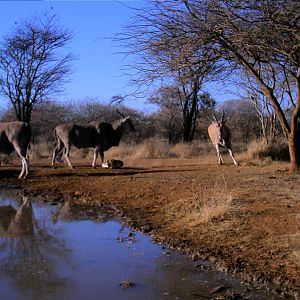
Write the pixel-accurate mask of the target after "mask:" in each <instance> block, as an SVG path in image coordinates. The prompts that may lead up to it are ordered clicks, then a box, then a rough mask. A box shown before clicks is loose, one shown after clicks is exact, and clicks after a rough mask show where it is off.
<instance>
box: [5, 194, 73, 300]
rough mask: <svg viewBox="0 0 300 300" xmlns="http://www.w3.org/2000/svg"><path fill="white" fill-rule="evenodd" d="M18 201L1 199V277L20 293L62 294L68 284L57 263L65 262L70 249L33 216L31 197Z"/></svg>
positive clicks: (44, 223) (40, 219)
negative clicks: (19, 203) (7, 280)
mask: <svg viewBox="0 0 300 300" xmlns="http://www.w3.org/2000/svg"><path fill="white" fill-rule="evenodd" d="M21 202H22V203H21V205H17V201H16V200H12V199H9V200H8V199H1V198H0V265H1V268H0V277H3V278H7V279H9V281H10V283H11V285H12V286H13V288H14V289H17V290H19V291H20V292H21V293H22V294H23V295H24V294H29V295H30V294H31V295H32V296H34V295H39V296H38V298H43V297H42V296H43V294H44V295H46V294H47V295H49V294H52V295H55V294H56V293H59V294H60V295H61V294H63V293H62V291H63V290H64V289H67V287H68V288H70V286H69V285H71V283H70V282H69V281H68V280H67V279H64V278H62V277H60V276H59V275H58V268H59V263H58V262H61V261H64V262H66V261H67V260H68V259H67V258H68V257H69V256H70V250H68V249H67V247H66V245H65V243H64V241H61V240H59V239H58V238H57V237H56V236H55V232H54V230H53V229H51V228H50V227H49V228H47V220H45V218H43V216H42V217H40V218H37V217H36V216H35V215H34V210H33V206H32V202H31V200H30V199H28V198H26V197H22V201H21ZM48 217H49V216H48ZM49 221H50V219H49ZM50 222H51V221H50ZM48 225H49V224H48ZM51 231H52V232H51ZM33 294H34V295H33ZM34 298H35V297H34Z"/></svg>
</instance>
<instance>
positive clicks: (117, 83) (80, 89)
mask: <svg viewBox="0 0 300 300" xmlns="http://www.w3.org/2000/svg"><path fill="white" fill-rule="evenodd" d="M142 5H143V1H141V0H131V1H113V0H111V1H102V0H95V1H60V0H56V1H0V20H1V27H0V39H1V38H2V36H3V35H5V34H7V33H9V32H10V31H11V29H12V27H13V26H14V24H15V22H19V21H21V20H23V19H25V18H30V17H32V16H35V15H40V14H43V13H45V12H46V11H51V12H53V13H54V14H55V15H56V16H57V17H58V18H59V20H60V25H61V26H63V27H64V28H66V29H68V30H70V31H72V32H73V33H74V38H73V40H72V42H71V43H70V44H69V47H70V51H71V52H72V53H74V54H75V55H76V56H77V59H76V60H75V61H74V62H73V69H74V72H73V74H72V75H71V76H70V78H69V79H70V82H69V83H67V84H66V85H65V92H64V94H61V95H57V98H56V99H55V100H58V101H68V100H73V101H74V100H75V101H77V100H84V99H86V98H87V97H91V98H97V99H99V100H100V101H108V100H109V99H110V98H111V97H112V96H114V95H127V94H129V93H130V92H132V91H133V90H134V88H133V87H131V86H130V85H129V78H128V77H126V76H125V75H124V71H123V70H122V69H123V67H124V66H125V65H126V64H127V63H128V61H126V59H125V58H124V55H122V54H117V53H118V52H119V51H120V50H122V49H120V48H118V45H117V44H116V43H114V42H112V40H111V38H112V37H113V35H114V34H116V33H119V32H121V31H122V28H123V26H124V24H125V23H126V22H127V21H129V19H130V18H131V17H132V16H133V11H132V10H131V9H130V7H140V6H142ZM211 91H212V95H213V96H214V97H215V98H216V100H217V102H220V101H221V100H224V97H227V98H229V99H230V98H232V97H230V96H229V95H227V94H226V93H225V95H224V93H223V92H222V90H221V89H219V88H217V87H215V86H213V87H212V89H211ZM1 102H2V103H3V98H2V99H1ZM142 102H143V101H142V100H141V99H135V98H133V97H128V98H127V101H126V103H125V104H126V105H128V106H130V107H134V108H136V109H139V110H144V111H147V110H149V111H150V110H151V109H152V107H151V106H147V105H144V104H143V103H142Z"/></svg>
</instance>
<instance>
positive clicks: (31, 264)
mask: <svg viewBox="0 0 300 300" xmlns="http://www.w3.org/2000/svg"><path fill="white" fill-rule="evenodd" d="M54 204H55V205H54ZM0 299H3V300H4V299H5V300H10V299H14V300H15V299H16V300H17V299H22V300H23V299H25V300H27V299H30V300H31V299H52V300H53V299H60V300H61V299H63V300H69V299H72V300H76V299H84V300H94V299H95V300H99V299H105V300H106V299H151V300H152V299H276V298H274V295H273V296H272V297H271V298H270V295H268V294H267V293H266V292H265V291H262V290H255V289H253V288H249V287H248V286H247V285H246V284H242V283H241V281H240V280H239V278H238V277H236V276H233V275H228V274H224V273H222V272H218V271H216V270H215V269H214V268H213V266H211V265H210V264H208V263H207V262H193V261H191V260H189V259H188V258H187V257H186V256H185V255H183V254H179V253H176V252H174V251H170V250H168V249H166V248H165V247H164V246H162V245H158V244H155V243H153V242H152V241H151V239H150V237H148V236H146V235H143V234H140V233H138V232H134V231H132V230H130V229H129V228H127V227H126V226H124V224H122V223H121V222H120V221H118V220H116V219H115V218H114V216H113V211H110V210H107V209H93V208H89V209H86V208H85V209H79V208H78V207H75V206H74V205H72V202H64V203H54V202H52V203H43V201H41V199H31V198H28V197H23V196H22V195H21V193H16V192H15V191H14V192H9V193H8V191H1V194H0Z"/></svg>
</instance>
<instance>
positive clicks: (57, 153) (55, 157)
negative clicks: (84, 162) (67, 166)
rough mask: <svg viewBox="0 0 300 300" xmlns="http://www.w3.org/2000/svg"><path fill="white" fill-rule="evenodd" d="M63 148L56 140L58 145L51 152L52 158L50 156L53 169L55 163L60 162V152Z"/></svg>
mask: <svg viewBox="0 0 300 300" xmlns="http://www.w3.org/2000/svg"><path fill="white" fill-rule="evenodd" d="M63 148H64V146H63V145H62V143H61V141H60V140H58V145H57V146H56V148H55V149H54V151H53V156H52V163H51V165H52V167H53V169H55V161H56V160H58V161H59V162H62V159H61V156H62V154H61V155H60V152H61V151H62V150H63Z"/></svg>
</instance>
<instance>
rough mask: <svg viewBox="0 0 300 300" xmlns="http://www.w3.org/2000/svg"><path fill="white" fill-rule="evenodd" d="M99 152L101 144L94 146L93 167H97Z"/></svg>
mask: <svg viewBox="0 0 300 300" xmlns="http://www.w3.org/2000/svg"><path fill="white" fill-rule="evenodd" d="M98 152H99V146H96V147H95V148H94V157H93V162H92V167H93V168H96V160H97V158H98Z"/></svg>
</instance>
